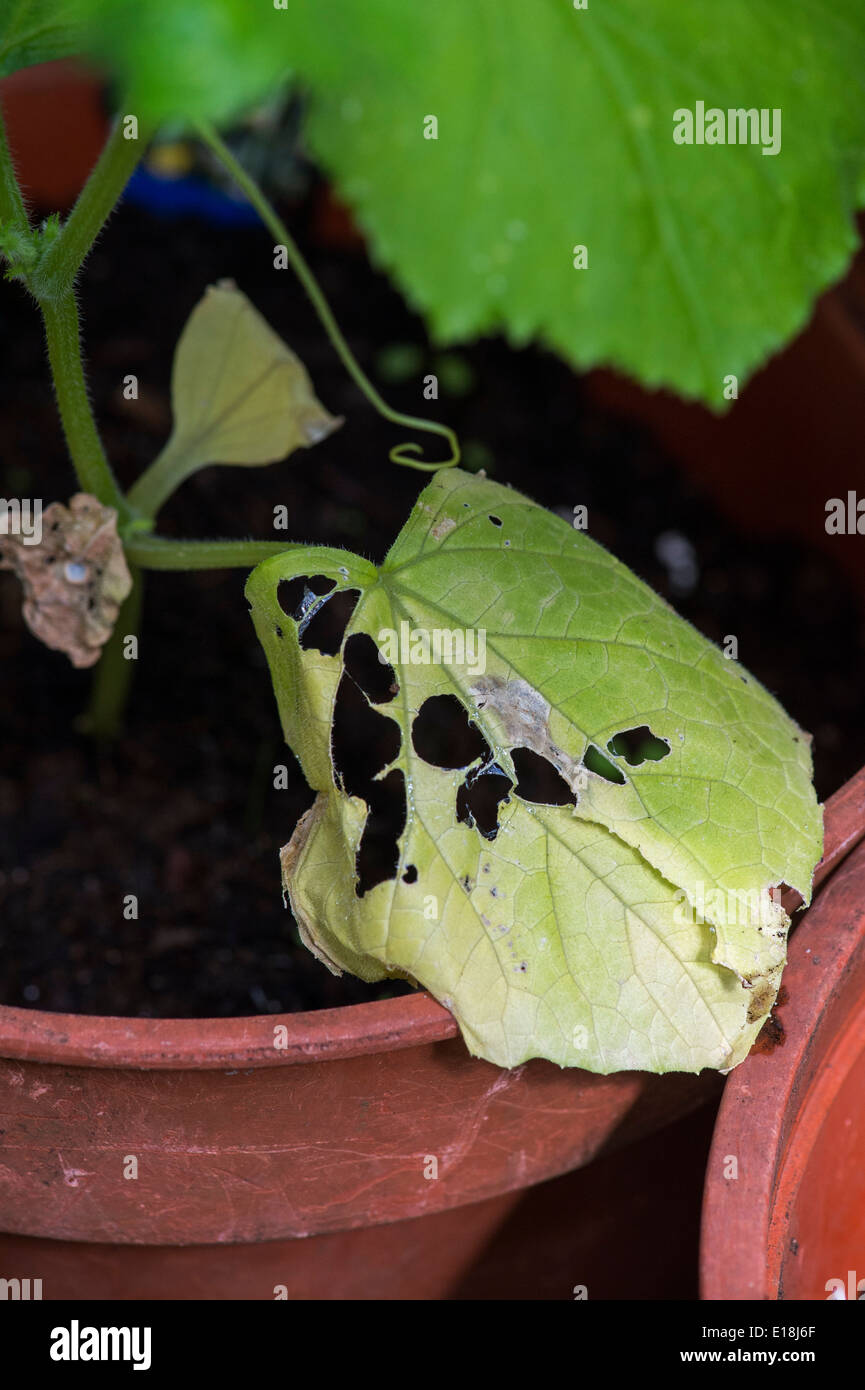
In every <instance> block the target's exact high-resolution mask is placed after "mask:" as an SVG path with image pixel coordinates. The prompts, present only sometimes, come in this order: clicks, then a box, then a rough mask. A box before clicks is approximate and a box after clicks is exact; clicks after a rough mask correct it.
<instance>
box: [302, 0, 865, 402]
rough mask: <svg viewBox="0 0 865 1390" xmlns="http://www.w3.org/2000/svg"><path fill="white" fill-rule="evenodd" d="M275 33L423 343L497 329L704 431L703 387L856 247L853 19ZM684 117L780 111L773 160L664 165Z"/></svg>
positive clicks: (685, 9) (805, 299) (538, 20)
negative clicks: (682, 409) (660, 395)
mask: <svg viewBox="0 0 865 1390" xmlns="http://www.w3.org/2000/svg"><path fill="white" fill-rule="evenodd" d="M284 18H285V20H286V28H287V35H288V37H287V44H288V48H287V52H289V53H290V56H291V61H292V63H293V65H295V67H296V68H297V70H298V72H299V73H300V74H301V75H302V76H303V77H304V78H306V79H308V80H309V81H310V83H311V86H312V90H313V97H314V100H313V105H312V120H311V127H310V138H311V140H312V143H313V145H314V148H315V150H316V151H317V152H318V153H319V155H320V157H321V158H322V159H323V161H324V162H325V163H326V164H327V165H328V166H329V167H330V168H331V169H332V170H333V171H334V172H335V173H336V174H337V175H338V177H339V179H340V180H341V182H342V187H343V190H344V192H345V194H346V195H347V197H348V199H349V200H350V201H351V203H352V204H353V205H354V206H355V208H356V209H357V212H358V214H359V216H360V218H361V220H362V222H363V224H364V226H365V227H366V228H367V230H368V232H369V234H370V237H371V240H372V245H373V247H374V249H375V251H376V253H377V255H378V257H379V258H380V259H381V261H382V262H383V263H384V264H385V265H386V266H387V267H388V268H390V269H392V270H393V272H394V274H395V276H396V278H397V279H398V281H399V282H400V284H401V286H402V287H403V289H404V290H405V292H406V293H407V295H408V296H409V298H410V299H411V300H412V301H413V303H414V304H415V305H417V306H418V307H419V308H420V309H421V310H423V311H424V312H425V313H426V314H427V315H428V317H429V320H430V322H431V324H432V327H433V329H434V331H435V333H436V334H437V336H438V337H439V338H440V339H441V340H444V341H451V340H455V339H461V338H466V337H469V336H472V335H475V334H478V333H484V332H488V331H494V330H498V329H504V330H505V331H506V332H507V333H508V334H509V335H510V337H511V339H512V340H513V341H514V342H516V343H522V342H524V341H526V340H528V339H530V338H533V337H536V338H539V339H540V340H542V341H543V342H545V343H547V344H549V345H551V346H552V347H553V348H555V349H557V350H558V351H559V352H561V353H563V354H564V355H565V356H566V357H567V358H569V359H570V360H571V361H572V362H574V363H575V364H576V365H577V366H579V367H591V366H594V365H597V364H603V363H609V364H613V365H615V366H618V367H621V368H624V369H625V370H627V371H628V372H632V373H634V374H636V375H637V376H638V377H640V378H641V379H642V380H643V381H644V382H646V383H648V384H649V385H667V386H671V387H674V388H675V389H676V390H678V391H679V392H681V393H682V394H684V395H686V396H697V397H701V398H703V399H704V400H705V401H707V402H709V403H710V404H712V405H714V406H716V407H718V408H723V406H724V404H725V398H724V378H725V377H727V376H728V375H730V374H734V375H736V376H738V377H739V379H740V381H742V380H744V378H745V377H746V376H747V374H748V373H749V372H751V371H752V370H753V369H754V368H755V367H756V366H758V365H759V364H760V363H761V362H763V360H764V359H765V358H766V356H767V355H768V354H769V353H771V352H772V351H773V350H774V349H776V348H777V347H778V346H779V345H781V344H782V343H784V341H785V340H786V339H788V338H790V337H791V336H792V335H793V334H795V333H796V332H797V331H798V330H799V329H800V328H801V327H802V326H803V324H804V323H805V321H806V319H807V317H808V315H809V313H810V309H811V305H812V302H813V300H814V297H815V296H816V294H817V293H818V292H819V291H820V290H821V289H823V288H824V287H825V286H826V285H828V284H830V283H831V282H832V281H833V280H835V279H836V278H838V277H839V276H840V275H841V274H842V273H843V271H844V268H845V266H846V264H847V261H848V259H849V257H850V255H851V252H852V251H853V249H854V248H855V246H856V244H857V238H856V235H855V230H854V222H853V214H854V210H855V208H856V205H857V201H858V198H859V197H861V194H862V179H863V168H865V6H863V5H862V3H861V0H833V3H832V4H828V3H825V2H824V3H817V0H789V2H788V3H786V4H783V5H780V4H779V3H778V0H726V2H725V3H724V4H723V5H721V4H719V3H718V0H688V3H682V0H590V3H589V5H588V8H587V9H584V10H578V9H575V8H574V7H573V5H571V4H570V3H569V0H531V3H527V0H472V3H471V4H467V3H466V2H465V0H438V3H437V4H434V5H431V4H414V5H407V4H405V3H404V0H332V2H331V3H330V4H328V5H321V4H319V3H317V0H316V3H312V0H306V3H304V2H303V0H297V3H293V4H292V5H291V7H290V12H289V13H288V14H286V15H285V16H284ZM697 101H703V102H704V103H705V105H706V107H707V108H711V107H718V108H722V109H723V110H725V111H726V110H727V109H730V108H756V109H758V110H759V109H762V108H766V109H767V110H769V111H772V110H775V109H776V108H780V110H781V113H782V126H781V131H782V145H781V150H780V153H779V154H777V155H776V156H775V157H766V156H764V155H763V154H762V150H761V147H759V146H750V145H748V146H742V145H729V146H718V145H711V146H710V145H701V146H698V145H693V146H690V147H689V146H683V145H677V144H675V143H674V141H673V126H674V122H673V114H674V112H675V111H676V110H677V109H679V108H690V109H691V110H692V111H693V110H694V109H695V105H696V102H697ZM427 115H435V116H436V117H437V120H438V139H437V140H432V139H425V138H424V118H425V117H426V116H427ZM578 244H580V245H585V246H586V247H587V248H588V269H584V270H577V269H574V268H573V248H574V246H576V245H578Z"/></svg>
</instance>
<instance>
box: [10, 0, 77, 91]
mask: <svg viewBox="0 0 865 1390" xmlns="http://www.w3.org/2000/svg"><path fill="white" fill-rule="evenodd" d="M78 19H79V3H78V0H7V3H5V4H4V5H3V7H2V11H0V77H8V76H9V74H10V73H12V72H17V71H18V70H19V68H27V67H30V66H31V65H32V64H34V63H49V62H51V61H52V60H53V59H55V58H66V57H69V56H70V55H71V54H73V53H77V52H79V51H80V48H81V45H82V41H83V36H82V31H81V28H80V25H79V23H78Z"/></svg>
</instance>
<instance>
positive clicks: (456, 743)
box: [411, 695, 492, 768]
mask: <svg viewBox="0 0 865 1390" xmlns="http://www.w3.org/2000/svg"><path fill="white" fill-rule="evenodd" d="M411 740H412V743H413V744H414V749H415V752H416V753H417V754H418V756H419V757H421V758H423V760H424V762H426V763H432V765H433V766H434V767H447V768H456V767H468V765H469V763H473V762H476V761H477V759H478V758H490V757H491V756H492V753H491V750H490V747H489V745H488V744H487V741H486V739H485V738H484V736H483V734H482V733H481V732H480V730H479V729H478V728H477V727H476V726H475V725H474V724H472V723H471V722H470V720H469V717H468V714H467V713H466V711H465V710H464V709H463V707H462V705H461V704H460V702H459V700H458V699H457V697H456V696H455V695H431V696H430V697H429V699H428V700H424V702H423V704H422V705H421V707H420V710H419V711H418V714H417V717H416V719H415V721H414V723H413V725H412V730H411Z"/></svg>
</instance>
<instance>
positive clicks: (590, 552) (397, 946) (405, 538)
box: [247, 469, 822, 1072]
mask: <svg viewBox="0 0 865 1390" xmlns="http://www.w3.org/2000/svg"><path fill="white" fill-rule="evenodd" d="M300 578H303V579H304V581H305V582H304V584H303V585H302V586H301V588H302V590H303V598H302V599H301V600H300V602H299V603H298V600H297V597H296V592H297V591H296V586H294V585H293V584H292V581H297V580H298V579H300ZM322 581H323V582H322ZM340 592H342V593H348V594H351V595H352V596H353V597H355V598H356V604H355V607H354V611H353V613H352V615H351V617H350V619H349V621H348V623H347V626H346V628H345V632H344V636H343V638H342V643H341V646H340V648H339V651H338V652H336V653H332V654H328V653H326V652H324V651H321V650H318V649H316V647H315V645H314V644H313V642H312V641H311V640H309V634H310V630H311V621H312V619H313V618H314V616H315V615H316V613H318V612H320V611H321V609H322V607H323V605H324V604H326V603H328V602H329V601H331V599H332V598H333V597H334V596H335V595H336V594H337V593H340ZM247 597H248V598H249V600H250V603H251V606H252V614H253V619H254V622H255V627H256V630H257V632H258V636H259V638H260V640H261V643H262V645H263V647H264V650H265V652H266V654H267V659H268V663H269V666H270V670H271V674H272V677H273V683H274V688H275V691H276V696H277V700H278V703H279V710H280V715H281V718H282V724H283V729H284V732H285V737H286V740H287V741H288V743H289V744H290V745H291V747H292V748H293V749H294V751H295V752H296V754H297V757H298V759H299V761H300V764H301V767H302V768H303V772H304V774H305V776H306V778H307V781H308V782H309V784H310V786H311V787H312V788H313V789H314V790H315V791H316V792H317V797H316V800H315V803H314V804H313V806H312V808H311V810H310V811H309V812H307V814H306V815H305V816H304V818H303V819H302V820H301V822H300V823H299V824H298V826H297V829H296V830H295V832H294V835H293V837H292V839H291V841H290V843H289V844H288V845H287V846H286V847H285V849H284V850H283V852H282V865H283V878H284V886H285V889H286V891H287V893H288V896H289V898H290V900H291V905H292V908H293V910H294V913H295V917H296V919H297V921H298V924H299V926H300V931H301V935H302V937H303V940H304V941H305V943H306V944H307V946H309V948H310V949H311V950H312V951H313V952H314V953H315V954H316V955H317V956H319V957H320V959H321V960H322V961H323V962H324V963H325V964H326V965H327V966H328V967H329V968H330V969H331V970H333V971H335V972H336V973H340V972H341V971H343V970H348V971H350V972H352V973H353V974H355V975H358V976H360V977H361V978H362V979H366V980H381V979H384V978H386V977H387V976H388V975H392V974H397V975H403V976H408V977H409V978H410V979H412V980H414V981H416V982H417V983H419V984H422V985H424V986H425V987H426V988H427V989H428V990H429V991H430V992H431V993H432V994H433V995H435V997H436V998H437V999H439V1000H441V1002H442V1003H443V1004H444V1005H445V1006H446V1007H447V1008H448V1009H450V1010H451V1011H452V1012H453V1014H454V1015H455V1017H456V1019H457V1021H458V1023H459V1026H460V1029H461V1030H462V1034H463V1037H464V1038H465V1041H466V1043H467V1044H468V1046H469V1048H470V1049H471V1051H472V1052H473V1053H475V1054H477V1055H478V1056H481V1057H485V1058H487V1059H488V1060H489V1061H491V1062H495V1063H498V1064H499V1065H501V1066H505V1067H512V1066H516V1065H518V1064H519V1063H521V1062H524V1061H526V1060H527V1059H528V1058H531V1057H547V1058H550V1059H551V1060H552V1061H555V1062H558V1063H559V1064H560V1065H562V1066H579V1067H584V1068H587V1069H588V1070H591V1071H597V1072H611V1071H617V1070H621V1069H630V1068H634V1069H643V1070H650V1071H658V1072H666V1071H699V1070H701V1069H702V1068H704V1067H715V1068H719V1069H722V1070H724V1069H728V1068H730V1067H733V1066H735V1065H736V1064H737V1063H738V1062H740V1061H742V1059H743V1058H744V1057H745V1055H746V1054H747V1052H748V1049H749V1048H750V1046H751V1044H752V1042H753V1041H754V1039H755V1037H756V1035H757V1033H758V1032H759V1030H760V1028H761V1026H762V1024H763V1023H764V1021H765V1019H766V1016H767V1014H768V1013H769V1010H770V1009H771V1007H772V1004H773V1002H774V1000H775V997H776V994H777V990H778V985H779V980H780V976H781V971H782V969H783V965H784V961H785V950H786V935H787V928H788V926H789V919H788V916H787V913H786V912H785V910H784V907H783V906H782V904H781V901H780V888H781V885H782V884H785V885H789V886H790V887H792V888H794V889H795V890H797V892H798V893H799V895H800V896H801V898H802V899H803V901H805V902H807V901H808V899H809V896H810V889H811V880H812V874H813V870H814V867H815V865H816V863H817V860H818V859H819V857H820V852H821V843H822V821H821V812H820V807H819V806H818V804H817V801H816V797H815V794H814V790H813V787H812V783H811V756H810V749H809V743H810V740H809V738H808V736H807V735H806V734H804V733H803V732H802V731H801V730H800V729H798V728H797V727H796V725H795V724H794V723H793V722H792V721H791V720H790V719H789V718H788V717H787V715H786V714H785V713H784V711H783V710H782V709H781V707H780V706H779V705H778V703H777V701H775V700H774V699H773V698H772V696H771V695H769V694H768V692H767V691H766V690H764V689H763V687H762V686H760V685H759V684H758V683H757V681H755V680H754V679H753V677H752V676H750V675H748V673H747V672H746V671H744V670H743V669H742V667H741V666H739V664H738V663H737V662H735V661H731V660H728V659H726V658H725V657H724V655H723V654H722V653H721V652H720V651H719V650H717V649H716V648H715V647H714V646H712V645H711V644H710V643H709V642H708V641H707V640H706V639H705V638H704V637H702V636H701V635H700V634H699V633H698V632H696V631H695V629H694V628H692V627H691V626H690V625H689V624H688V623H686V622H685V621H683V620H682V619H681V618H679V617H677V616H676V614H675V613H674V612H673V611H672V610H671V609H670V607H669V606H668V605H667V604H666V603H665V602H664V601H663V600H662V599H660V598H659V597H657V595H655V594H654V593H653V592H652V591H651V590H650V589H648V588H647V587H646V585H645V584H643V583H642V582H641V581H640V580H638V579H637V578H636V576H634V575H633V574H631V573H630V571H629V570H628V569H626V568H625V566H624V565H622V564H620V563H619V562H618V561H617V560H615V559H614V558H613V557H612V556H611V555H610V554H608V553H607V552H606V551H605V550H603V549H602V548H601V547H600V546H599V545H597V544H596V543H595V542H594V541H592V540H590V539H589V538H588V537H587V536H586V535H584V534H583V533H582V532H580V531H575V530H574V529H573V528H572V527H571V526H569V525H568V524H567V523H566V522H565V521H563V520H561V519H560V518H559V517H557V516H555V515H553V514H552V513H550V512H548V511H546V510H545V509H543V508H541V507H539V506H536V505H535V504H534V503H532V502H530V501H529V500H528V499H527V498H525V497H522V496H520V495H519V494H518V493H516V492H513V491H511V490H510V489H508V488H506V487H502V486H500V485H498V484H495V483H492V482H490V481H488V480H486V479H485V478H478V477H473V476H470V475H468V474H466V473H464V472H462V471H460V470H458V469H454V470H447V471H442V472H440V473H438V474H436V476H435V477H434V478H433V480H432V482H431V483H430V484H429V486H428V487H427V488H426V489H425V491H424V492H423V493H422V494H421V496H420V498H419V500H418V502H417V504H416V505H415V508H414V510H413V511H412V513H411V516H410V517H409V519H408V521H407V523H406V525H405V527H404V528H403V531H402V532H401V534H400V536H399V537H398V539H397V541H396V543H395V544H394V546H393V548H392V549H391V551H390V553H389V554H388V556H387V558H386V559H385V561H384V563H383V564H382V565H381V566H380V567H379V568H376V566H374V565H373V564H371V563H370V562H369V561H367V560H364V559H361V558H360V557H359V556H357V555H353V554H350V553H348V552H345V551H339V550H330V549H323V548H316V547H313V548H304V547H298V548H296V549H294V550H293V551H292V552H291V553H289V554H286V555H284V556H279V557H276V558H274V559H270V560H266V561H264V562H263V563H262V564H261V565H259V566H258V568H257V569H256V570H255V572H254V573H253V574H252V576H251V578H250V580H249V582H248V585H247ZM371 644H374V646H373V645H371ZM364 646H365V647H366V648H367V652H368V653H369V651H374V652H375V654H376V655H377V657H378V665H379V675H378V678H376V676H375V663H374V664H373V667H372V668H371V672H372V674H371V672H370V668H369V667H368V668H367V670H366V673H365V674H364V671H363V663H362V662H359V661H358V660H357V657H358V656H359V655H361V654H362V653H361V649H362V648H363V647H364ZM382 666H385V668H386V670H385V673H384V674H385V678H384V679H382V676H381V667H382ZM346 682H351V683H352V684H354V685H355V686H357V685H358V684H359V685H360V686H361V688H362V690H363V696H364V700H365V702H366V705H367V707H368V708H369V710H370V711H371V712H373V711H374V714H375V717H376V719H377V720H378V721H379V723H380V725H381V730H380V732H381V735H382V737H381V739H380V744H381V747H382V748H383V749H384V750H385V751H384V762H383V764H382V766H381V767H380V768H378V769H377V770H376V771H375V772H374V775H373V776H372V777H371V778H370V779H369V780H368V783H367V785H366V786H364V787H362V788H360V790H361V791H362V792H363V793H364V794H363V795H358V794H356V792H357V790H358V788H357V787H354V786H351V785H347V784H346V781H345V778H344V777H343V775H342V770H341V769H340V767H339V766H338V759H337V758H336V757H335V748H336V739H335V734H336V726H337V723H338V721H339V718H340V700H341V698H342V696H343V694H344V693H345V689H346ZM442 702H444V703H447V702H453V703H454V704H455V706H456V708H457V709H458V711H462V716H463V722H464V723H466V722H469V723H470V725H471V729H472V730H473V731H474V736H475V746H474V748H472V747H471V739H469V741H468V742H467V741H466V739H465V737H456V736H453V735H452V737H451V738H445V739H444V742H443V744H442V742H441V740H440V741H439V745H438V749H437V750H436V748H435V746H434V745H435V740H432V741H431V740H430V737H429V734H430V729H429V722H430V717H431V716H432V715H433V714H434V712H435V711H436V708H438V709H441V706H442ZM387 725H389V728H388V729H385V726H387ZM373 732H374V731H373ZM544 773H545V774H546V775H545V776H544V775H543V774H544ZM538 774H541V775H540V776H539V775H538ZM484 781H487V782H491V783H492V784H493V794H492V796H488V797H487V799H486V806H485V808H483V802H482V801H481V802H473V800H472V794H473V793H475V792H476V791H477V789H478V788H479V787H480V785H481V784H482V783H483V782H484ZM385 784H388V786H389V791H390V795H391V796H392V797H393V798H395V799H396V803H397V812H396V823H397V826H398V829H399V833H398V838H397V840H396V844H395V846H394V851H393V856H392V864H391V865H390V872H389V873H388V874H387V876H384V877H382V878H381V881H379V882H377V883H375V884H374V885H372V886H370V885H369V884H368V883H364V882H363V881H362V877H361V875H360V872H359V869H360V861H361V859H362V857H363V854H364V839H365V836H366V835H368V834H369V833H370V831H371V829H372V825H373V820H374V812H375V810H376V808H377V805H378V804H379V801H380V795H377V794H380V792H381V790H382V789H383V788H384V786H385ZM473 806H474V810H473V809H472V808H473ZM482 808H483V809H482Z"/></svg>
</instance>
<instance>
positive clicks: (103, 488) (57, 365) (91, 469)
mask: <svg viewBox="0 0 865 1390" xmlns="http://www.w3.org/2000/svg"><path fill="white" fill-rule="evenodd" d="M40 307H41V309H42V317H43V319H44V321H45V338H46V341H47V343H48V360H49V362H50V364H51V375H52V377H53V379H54V389H55V391H56V393H57V408H58V410H59V411H60V419H61V422H62V424H63V433H64V434H65V435H66V443H67V446H68V448H69V454H70V457H71V459H72V463H73V465H74V467H75V473H76V476H77V478H78V482H79V485H80V486H81V487H82V488H83V490H84V491H85V492H90V493H92V494H93V496H94V497H98V498H99V501H100V502H101V503H102V504H103V505H104V506H106V507H115V508H117V510H118V512H119V513H120V516H121V518H125V517H126V516H127V514H128V509H127V507H126V503H125V501H124V499H123V497H122V495H121V493H120V489H119V487H118V486H117V482H116V480H115V477H114V474H113V473H112V471H111V466H110V464H109V462H108V459H107V458H106V455H105V450H104V449H103V447H102V440H101V439H100V438H99V431H98V430H97V428H96V421H95V420H94V418H93V411H92V410H91V408H90V400H89V398H88V396H87V386H86V384H85V381H84V367H83V364H82V361H81V337H80V333H79V328H78V308H77V305H76V303H75V295H74V293H73V291H72V290H69V291H68V292H67V293H66V294H65V295H63V296H62V298H60V299H57V300H45V301H43V302H42V304H41V305H40Z"/></svg>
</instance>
